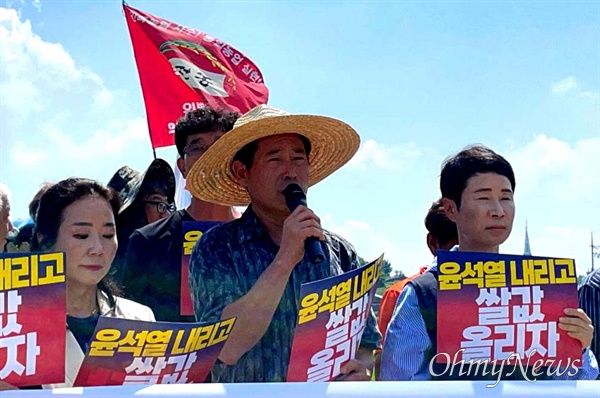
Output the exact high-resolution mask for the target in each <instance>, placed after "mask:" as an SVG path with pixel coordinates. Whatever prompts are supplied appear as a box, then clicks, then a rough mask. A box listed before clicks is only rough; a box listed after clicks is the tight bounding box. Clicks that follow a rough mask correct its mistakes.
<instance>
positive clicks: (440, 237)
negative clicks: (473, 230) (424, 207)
mask: <svg viewBox="0 0 600 398" xmlns="http://www.w3.org/2000/svg"><path fill="white" fill-rule="evenodd" d="M425 228H427V231H428V232H429V233H430V234H431V235H433V237H434V238H435V239H437V241H438V243H439V245H440V246H445V245H447V244H448V243H449V242H451V241H456V240H458V231H457V230H456V224H455V223H454V222H453V221H451V220H450V219H449V218H448V217H447V216H446V211H445V210H444V205H443V204H442V198H440V199H438V200H436V201H435V202H433V203H432V204H431V207H430V208H429V211H428V212H427V216H426V217H425Z"/></svg>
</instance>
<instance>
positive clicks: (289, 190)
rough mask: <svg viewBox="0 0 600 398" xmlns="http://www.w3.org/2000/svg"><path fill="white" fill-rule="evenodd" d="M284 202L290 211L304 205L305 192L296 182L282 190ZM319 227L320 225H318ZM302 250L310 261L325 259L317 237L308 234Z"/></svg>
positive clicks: (316, 262)
mask: <svg viewBox="0 0 600 398" xmlns="http://www.w3.org/2000/svg"><path fill="white" fill-rule="evenodd" d="M283 195H284V196H285V203H286V205H287V207H288V208H289V209H290V211H291V212H294V210H296V208H297V207H298V206H300V205H302V206H305V207H307V206H306V194H305V193H304V191H303V190H302V188H300V186H299V185H298V184H290V185H288V186H287V187H286V188H285V189H284V190H283ZM319 227H320V226H319ZM304 250H305V251H306V253H307V254H308V258H309V259H310V261H311V262H312V263H315V264H318V263H320V262H322V261H323V260H324V259H325V253H323V249H322V248H321V243H320V242H319V239H317V238H316V237H314V236H308V237H307V238H306V240H305V241H304Z"/></svg>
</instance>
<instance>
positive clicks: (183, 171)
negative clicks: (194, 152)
mask: <svg viewBox="0 0 600 398" xmlns="http://www.w3.org/2000/svg"><path fill="white" fill-rule="evenodd" d="M177 168H178V169H179V171H180V172H181V175H182V176H183V178H187V172H188V171H187V170H186V169H185V160H183V158H181V157H180V158H177Z"/></svg>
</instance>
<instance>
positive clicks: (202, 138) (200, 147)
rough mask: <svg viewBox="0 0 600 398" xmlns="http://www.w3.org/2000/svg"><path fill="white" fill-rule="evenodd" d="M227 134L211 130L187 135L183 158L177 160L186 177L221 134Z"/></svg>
mask: <svg viewBox="0 0 600 398" xmlns="http://www.w3.org/2000/svg"><path fill="white" fill-rule="evenodd" d="M223 134H225V133H224V132H222V131H209V132H207V133H199V134H193V135H190V136H188V137H187V140H186V143H185V148H184V150H183V152H184V155H183V158H181V159H178V160H177V166H178V167H179V171H181V174H182V175H183V177H184V178H186V177H187V174H188V173H189V171H190V169H191V168H192V166H193V165H194V163H196V160H198V159H200V156H202V155H203V154H204V152H206V151H207V150H208V148H210V147H211V146H212V144H214V143H215V142H216V141H217V140H218V139H219V138H221V136H223Z"/></svg>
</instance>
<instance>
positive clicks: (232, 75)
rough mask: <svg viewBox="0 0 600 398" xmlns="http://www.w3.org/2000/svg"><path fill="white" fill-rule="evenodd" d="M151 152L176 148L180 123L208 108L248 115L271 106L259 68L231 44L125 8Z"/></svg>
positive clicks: (133, 9)
mask: <svg viewBox="0 0 600 398" xmlns="http://www.w3.org/2000/svg"><path fill="white" fill-rule="evenodd" d="M123 9H124V11H125V17H126V19H127V26H128V28H129V34H130V36H131V43H132V45H133V52H134V56H135V61H136V64H137V68H138V73H139V75H140V83H141V86H142V92H143V95H144V102H145V105H146V115H147V118H148V127H149V129H150V141H151V142H152V148H160V147H165V146H170V145H174V133H175V123H176V122H177V119H179V118H180V117H181V116H183V115H184V114H185V113H187V112H189V111H191V110H193V109H196V108H198V107H200V106H203V104H206V105H209V106H213V107H227V108H229V109H232V110H235V111H238V112H240V113H245V112H247V111H248V110H250V109H252V108H254V107H255V106H257V105H260V104H266V103H267V100H268V98H269V90H268V89H267V86H265V84H264V81H263V76H262V73H261V72H260V70H259V69H258V67H257V66H256V65H255V64H254V63H253V62H252V61H251V60H250V59H248V57H246V56H245V55H243V54H242V53H240V52H239V51H238V50H236V49H235V48H233V47H231V46H230V45H228V44H227V43H224V42H223V41H221V40H219V39H216V38H214V37H212V36H209V35H207V34H205V33H202V32H200V31H198V30H196V29H190V28H187V27H185V26H181V25H179V24H176V23H174V22H171V21H168V20H166V19H162V18H159V17H156V16H153V15H151V14H148V13H145V12H143V11H139V10H136V9H135V8H132V7H129V6H128V5H126V4H123Z"/></svg>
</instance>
